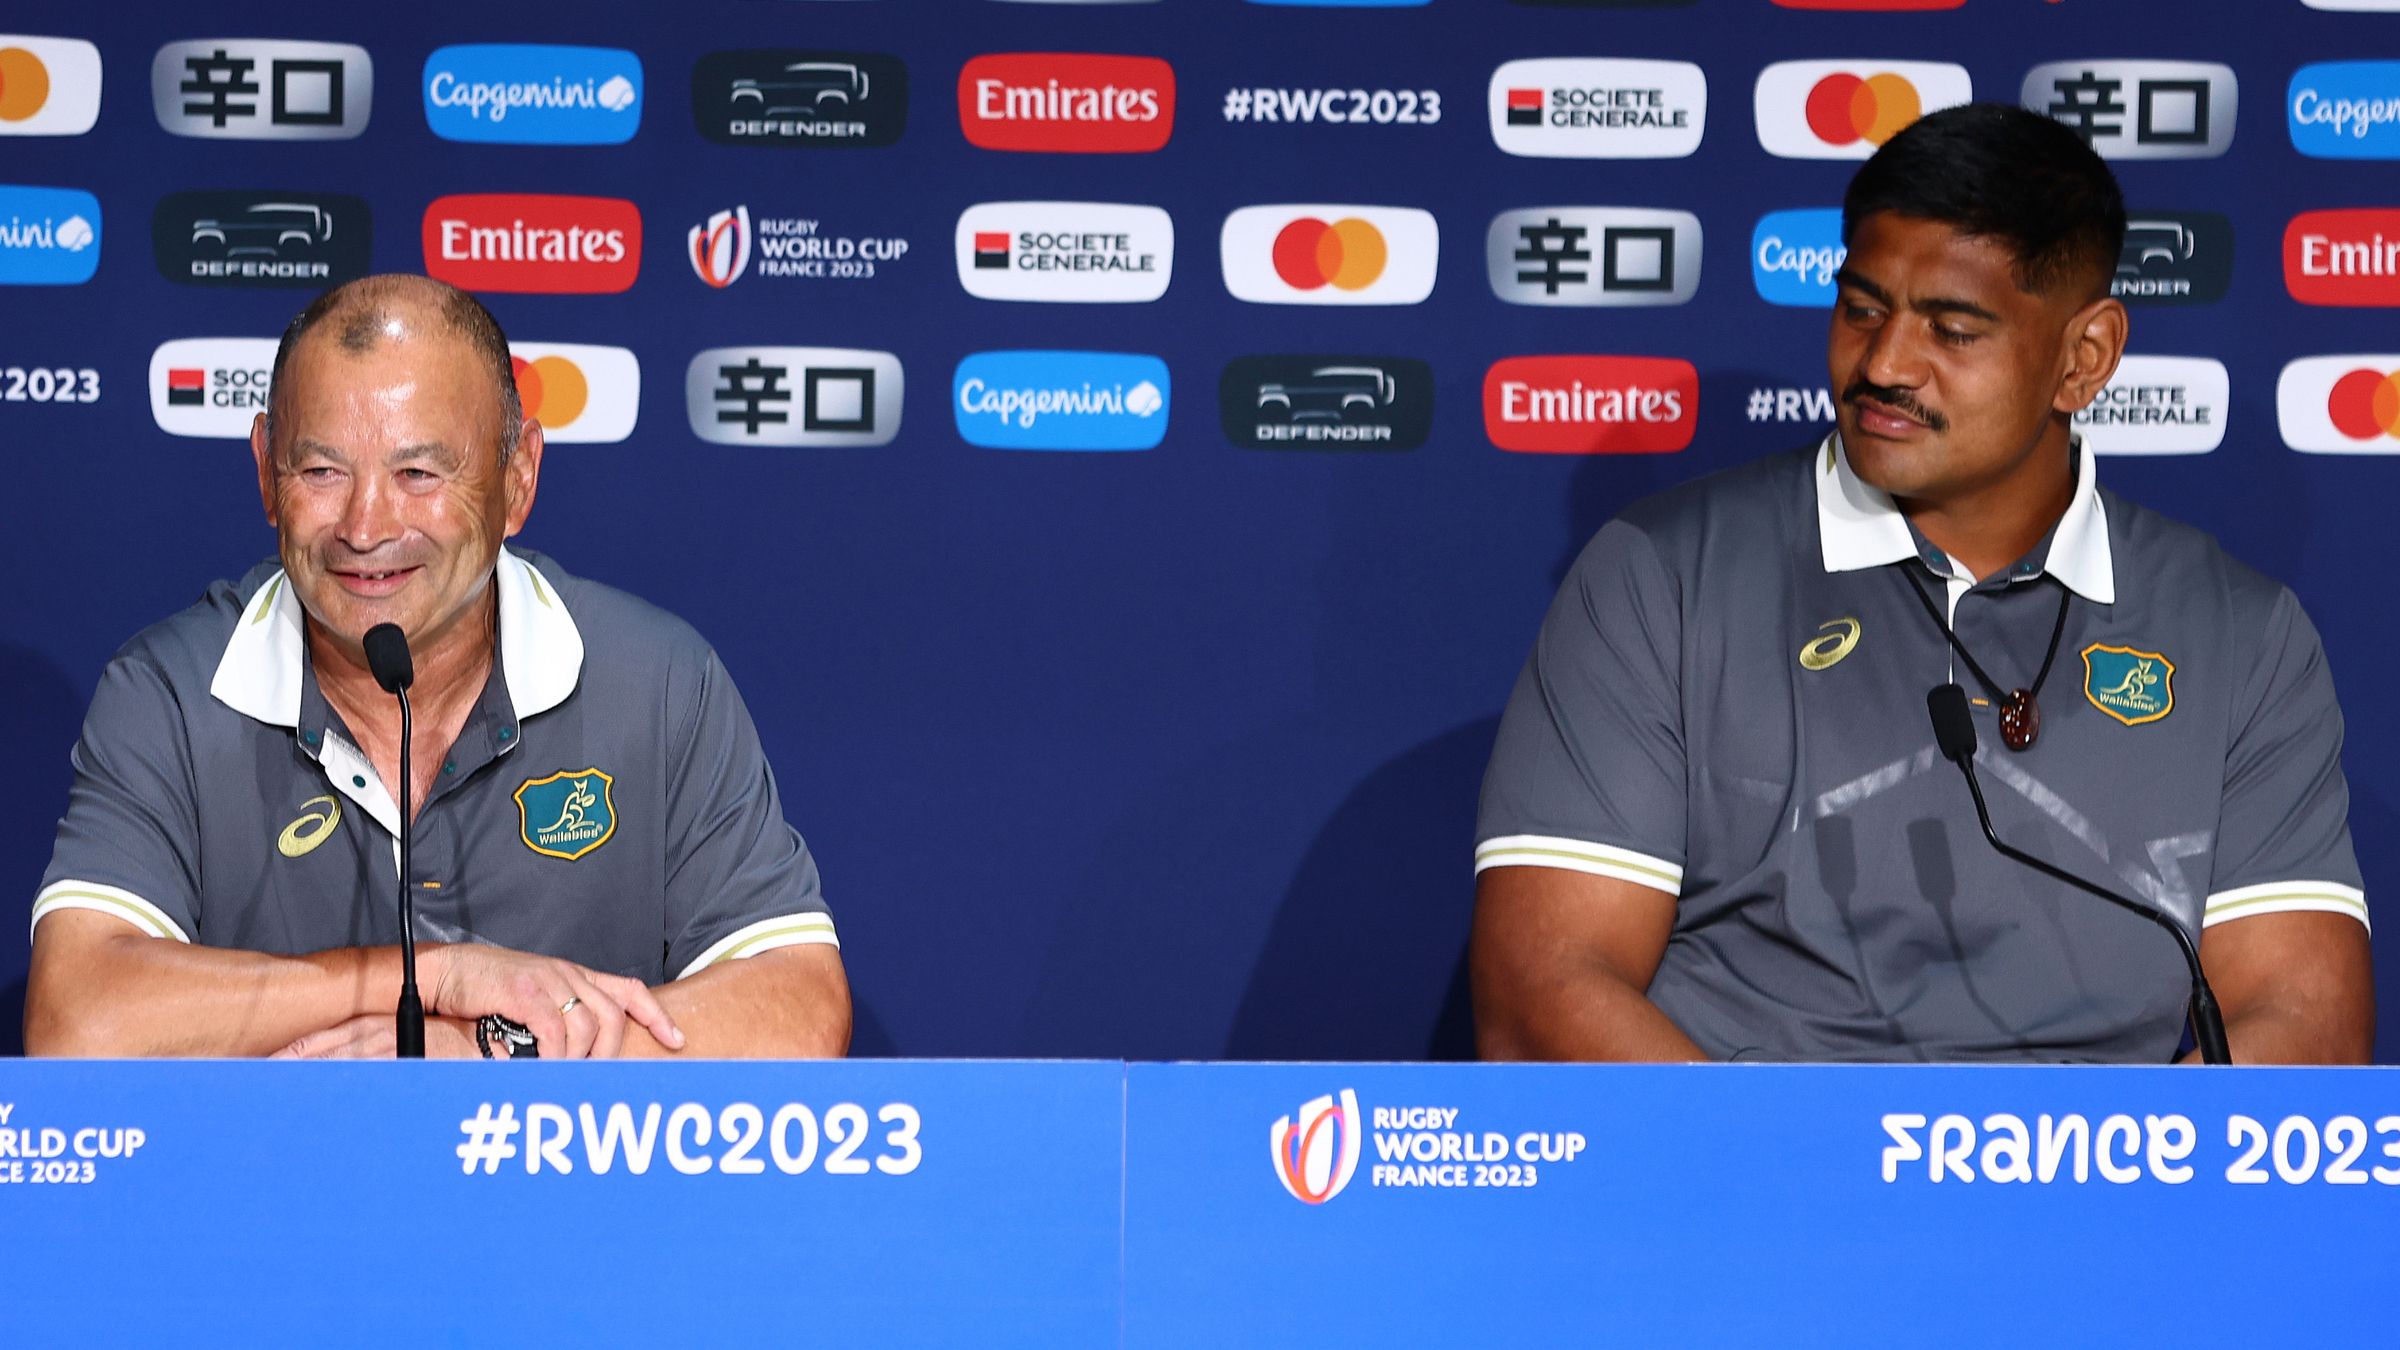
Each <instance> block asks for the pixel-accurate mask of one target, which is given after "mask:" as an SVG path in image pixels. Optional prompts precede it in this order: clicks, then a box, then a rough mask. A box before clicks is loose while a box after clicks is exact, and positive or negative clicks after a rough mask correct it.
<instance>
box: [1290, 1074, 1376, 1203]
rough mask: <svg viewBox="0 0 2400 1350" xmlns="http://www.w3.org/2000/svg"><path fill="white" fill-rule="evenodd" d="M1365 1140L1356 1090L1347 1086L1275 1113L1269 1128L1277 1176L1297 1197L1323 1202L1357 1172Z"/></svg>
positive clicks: (1347, 1182)
mask: <svg viewBox="0 0 2400 1350" xmlns="http://www.w3.org/2000/svg"><path fill="white" fill-rule="evenodd" d="M1363 1143H1364V1141H1363V1140H1362V1139H1361V1137H1360V1134H1359V1117H1358V1093H1357V1091H1356V1090H1355V1089H1352V1088H1343V1089H1342V1091H1341V1095H1340V1096H1339V1097H1338V1098H1337V1097H1335V1096H1332V1095H1330V1094H1329V1095H1327V1096H1323V1097H1314V1098H1311V1099H1309V1100H1308V1101H1306V1102H1303V1103H1301V1105H1300V1109H1299V1110H1298V1111H1297V1112H1295V1113H1293V1114H1291V1115H1288V1116H1277V1117H1276V1118H1275V1124H1274V1125H1273V1127H1271V1128H1270V1129H1269V1130H1268V1132H1267V1144H1268V1149H1269V1155H1270V1156H1271V1157H1272V1158H1273V1160H1274V1163H1275V1179H1276V1180H1277V1181H1280V1182H1282V1183H1283V1189H1284V1190H1285V1191H1286V1192H1288V1193H1290V1195H1291V1197H1292V1198H1293V1199H1294V1200H1298V1201H1301V1202H1302V1203H1304V1204H1310V1205H1321V1204H1324V1203H1325V1202H1326V1201H1328V1200H1331V1199H1332V1198H1333V1197H1335V1196H1337V1195H1340V1194H1341V1193H1342V1188H1343V1187H1345V1186H1347V1185H1349V1184H1350V1178H1351V1177H1352V1176H1353V1175H1355V1174H1356V1173H1357V1172H1358V1159H1359V1154H1360V1153H1361V1152H1362V1151H1363Z"/></svg>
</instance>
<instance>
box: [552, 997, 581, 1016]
mask: <svg viewBox="0 0 2400 1350" xmlns="http://www.w3.org/2000/svg"><path fill="white" fill-rule="evenodd" d="M582 1006H583V998H582V996H581V995H574V996H570V997H569V998H568V999H567V1001H566V1002H564V1003H561V1004H559V1005H558V1015H559V1016H561V1017H564V1016H566V1015H567V1014H568V1013H571V1012H573V1011H575V1010H576V1009H577V1008H580V1007H582Z"/></svg>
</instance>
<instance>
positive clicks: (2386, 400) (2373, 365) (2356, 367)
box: [2275, 352, 2400, 455]
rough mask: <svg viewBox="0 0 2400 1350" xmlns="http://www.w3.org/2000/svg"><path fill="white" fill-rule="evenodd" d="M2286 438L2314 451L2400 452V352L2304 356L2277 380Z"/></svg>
mask: <svg viewBox="0 0 2400 1350" xmlns="http://www.w3.org/2000/svg"><path fill="white" fill-rule="evenodd" d="M2275 421H2276V424H2277V426H2278V427H2280V428H2281V430H2282V432H2283V443H2284V444H2285V445H2288V446H2290V447H2292V448H2293V449H2294V450H2298V451H2301V452H2302V453H2304V454H2312V455H2400V352H2368V353H2358V354H2352V355H2347V356H2304V357H2301V358H2300V359H2299V360H2297V361H2294V362H2292V363H2291V364H2290V365H2288V366H2285V367H2284V368H2283V374H2282V375H2281V376H2279V377H2278V378H2277V379H2276V381H2275Z"/></svg>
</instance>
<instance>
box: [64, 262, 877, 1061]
mask: <svg viewBox="0 0 2400 1350" xmlns="http://www.w3.org/2000/svg"><path fill="white" fill-rule="evenodd" d="M250 448H251V454H252V458H253V459H254V461H255V463H256V467H257V472H258V490H259V497H260V500H261V501H262V503H263V504H264V505H265V508H266V516H267V522H268V524H269V525H270V526H272V527H273V528H274V530H275V534H276V553H277V557H276V558H275V559H273V560H270V561H268V562H265V563H261V564H260V565H258V566H257V567H256V568H254V569H252V570H251V571H250V573H249V574H248V575H246V576H244V577H243V578H242V579H241V580H240V581H238V582H234V583H230V584H229V583H225V582H219V583H217V584H216V585H214V586H212V587H210V588H209V590H208V592H207V594H206V595H204V596H203V597H202V598H201V600H200V602H199V603H198V604H196V605H194V606H193V607H191V608H190V609H187V610H185V611H184V612H182V613H180V614H177V615H175V616H174V617H172V618H170V619H167V620H166V621H165V622H163V623H160V624H157V625H155V626H153V627H151V628H149V629H147V630H145V631H144V632H143V633H141V634H140V635H139V636H137V637H135V638H134V639H133V641H132V642H130V643H128V644H127V645H126V647H125V648H124V650H123V651H121V652H119V653H118V654H117V656H116V658H115V659H114V660H113V661H111V662H110V663H109V666H108V668H107V669H106V670H105V671H104V672H103V673H102V675H101V678H100V685H99V689H98V691H97V692H96V693H95V694H94V695H93V698H92V705H91V710H90V712H89V714H88V716H87V717H86V719H85V723H84V728H83V735H82V738H81V739H80V741H79V742H78V743H77V745H76V747H75V751H74V756H73V762H74V769H75V780H74V786H73V789H72V791H71V794H70V796H69V799H68V804H67V813H66V816H65V818H64V819H62V820H61V821H60V822H59V829H58V840H57V844H56V847H55V849H54V851H53V853H52V856H51V861H50V866H49V869H48V871H47V872H46V873H45V874H44V876H43V881H42V889H41V891H40V892H39V894H38V895H37V896H36V898H35V901H34V906H33V915H32V923H33V961H32V970H31V979H30V982H29V984H28V987H27V991H26V1014H25V1044H26V1049H27V1051H28V1052H29V1053H33V1054H55V1055H106V1056H131V1055H218V1056H240V1055H286V1056H300V1057H364V1056H385V1055H390V1054H392V1053H393V1049H394V1039H393V1013H392V1009H393V1007H394V1004H395V1003H396V1002H397V1000H398V996H399V988H400V960H399V949H398V947H397V945H396V944H397V943H398V942H399V940H400V930H399V916H398V908H397V905H396V902H395V899H394V895H395V890H396V885H397V867H398V857H399V855H398V835H399V831H400V822H401V817H402V813H404V812H405V813H406V814H407V816H408V817H409V818H410V820H411V827H412V830H413V833H414V839H413V841H412V842H413V858H414V865H413V867H412V869H411V870H412V875H411V877H410V878H409V881H410V883H411V884H412V886H413V887H414V890H413V894H414V897H415V937H416V939H417V945H418V961H419V982H420V985H421V986H422V989H423V996H424V1001H425V1006H426V1011H427V1018H426V1023H427V1025H426V1038H425V1051H426V1053H427V1054H428V1055H433V1056H441V1055H449V1056H475V1055H483V1056H486V1057H517V1056H521V1055H524V1054H528V1053H531V1054H537V1055H539V1056H543V1057H550V1058H562V1057H567V1058H572V1057H584V1056H593V1057H600V1056H617V1055H681V1056H684V1057H693V1056H707V1057H720V1056H763V1055H774V1056H800V1055H838V1054H841V1053H842V1052H843V1051H844V1050H845V1049H846V1048H847V1046H848V1043H849V1035H850V1000H849V990H848V985H847V983H846V982H845V979H844V975H843V970H842V964H841V959H840V955H839V947H838V944H837V943H836V941H835V937H834V929H833V922H832V919H831V917H830V916H829V915H828V913H827V912H826V908H825V902H824V899H823V897H822V896H821V894H820V892H819V887H818V880H817V871H816V866H815V864H814V862H813V861H812V860H811V858H810V857H809V853H808V849H807V846H806V845H805V844H804V843H802V841H801V839H800V836H799V835H798V834H797V833H795V832H794V831H793V829H792V827H791V826H790V825H788V824H787V823H785V821H784V817H783V811H782V807H781V804H780V802H779V800H778V797H777V794H776V790H775V780H774V777H773V774H772V773H771V772H770V771H769V769H768V766H767V763H766V758H765V755H764V753H763V752H762V750H761V749H760V746H759V741H758V733H757V730H756V728H755V727H754V726H753V725H752V724H751V721H750V718H749V714H748V713H747V711H746V710H745V709H744V707H743V705H742V700H741V697H740V695H739V694H738V693H736V692H735V690H734V687H733V683H732V680H731V678H730V677H729V676H728V675H727V674H726V671H725V668H724V666H723V665H722V664H720V663H719V662H718V660H717V658H716V655H715V653H714V652H713V651H711V650H710V648H709V646H708V644H707V643H706V642H705V641H703V640H702V639H701V638H700V636H699V635H698V634H697V633H695V632H693V631H692V629H691V628H690V627H688V626H687V625H685V624H683V623H682V622H680V621H679V620H677V619H675V618H673V617H672V616H670V615H668V614H665V613H663V612H662V611H659V610H657V609H654V608H652V607H650V606H648V605H646V604H644V603H643V602H641V601H639V600H637V599H635V598H633V597H632V596H629V595H626V594H624V593H623V592H620V591H616V590H613V589H610V588H609V587H606V586H601V585H598V584H596V583H593V582H589V581H584V580H581V579H579V578H577V577H575V576H573V575H571V574H569V573H568V572H566V571H565V570H564V569H562V568H561V567H560V566H559V565H558V564H557V563H555V562H553V561H551V560H550V559H548V558H545V557H543V556H541V555H540V554H536V553H532V552H530V551H527V550H523V549H518V548H511V547H506V546H505V545H504V541H506V540H508V539H510V538H512V537H513V536H515V535H516V534H517V533H518V531H519V530H521V529H523V528H524V525H525V520H526V517H527V516H528V515H529V514H530V513H531V511H532V509H533V500H534V488H535V486H536V484H537V483H538V481H539V479H540V475H541V466H542V429H541V426H540V424H538V423H536V422H534V421H533V420H532V419H530V418H527V417H525V416H524V413H523V410H522V406H521V404H520V403H519V400H518V395H517V388H516V383H515V378H514V374H513V371H512V368H511V365H510V361H509V354H508V342H507V339H506V338H505V337H503V336H502V334H501V331H500V328H499V325H498V324H497V323H496V322H495V321H494V320H493V318H492V316H491V315H490V313H489V312H487V311H486V310H485V309H484V307H483V306H482V305H480V304H478V303H477V302H476V301H475V300H474V298H473V297H471V296H469V295H467V294H466V293H464V292H462V291H458V290H455V289H453V288H451V287H448V286H445V285H443V284H441V283H439V282H435V281H430V280H427V279H425V278H423V277H409V276H378V277H368V278H365V279H363V280H360V281H355V282H351V283H349V284H347V285H344V286H341V287H338V288H336V289H334V290H332V291H330V292H328V293H326V294H325V295H324V296H322V297H320V298H319V299H318V300H317V301H316V302H315V303H313V304H311V305H310V306H309V307H308V308H307V309H306V310H305V311H303V312H302V313H301V314H300V316H299V317H298V318H296V319H294V320H293V321H292V324H291V326H290V327H289V328H288V329H287V330H286V331H285V333H284V336H283V341H282V345H281V346H280V347H279V348H278V350H277V351H276V354H275V368H274V376H273V384H272V387H271V390H270V395H269V399H268V411H267V412H266V413H264V414H262V415H261V416H260V417H259V418H258V419H257V422H256V424H255V425H254V426H253V427H252V429H251V434H250ZM383 623H395V624H398V625H399V626H400V628H401V629H402V631H403V632H404V633H405V634H406V635H407V637H408V641H409V645H410V648H411V651H412V654H413V656H414V659H415V667H416V682H415V685H414V687H413V689H412V691H411V698H412V702H413V705H414V717H415V729H414V737H413V746H412V751H413V753H412V756H411V766H410V774H409V778H410V783H411V789H410V794H409V800H407V801H405V802H403V801H401V800H399V792H400V788H399V785H400V782H401V774H400V753H401V750H400V713H399V707H398V704H397V702H396V701H395V700H394V699H393V698H392V697H391V696H390V695H389V694H387V693H385V692H384V691H383V690H382V689H381V688H380V687H379V686H378V685H377V683H376V681H375V678H374V676H373V674H372V673H371V672H370V671H369V669H368V664H367V658H366V654H365V651H364V649H363V647H362V645H361V641H362V638H363V637H364V635H365V634H366V632H367V631H368V630H369V629H370V628H373V627H375V626H376V625H378V624H383ZM479 1032H480V1033H481V1034H479Z"/></svg>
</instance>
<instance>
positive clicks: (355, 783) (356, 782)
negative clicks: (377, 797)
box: [350, 774, 367, 788]
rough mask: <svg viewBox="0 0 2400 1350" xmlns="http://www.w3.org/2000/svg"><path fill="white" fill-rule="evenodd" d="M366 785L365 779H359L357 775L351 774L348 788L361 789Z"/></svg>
mask: <svg viewBox="0 0 2400 1350" xmlns="http://www.w3.org/2000/svg"><path fill="white" fill-rule="evenodd" d="M366 785H367V780H366V779H364V778H362V777H360V776H359V775H357V774H352V775H350V786H352V787H354V788H363V787H365V786H366Z"/></svg>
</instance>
